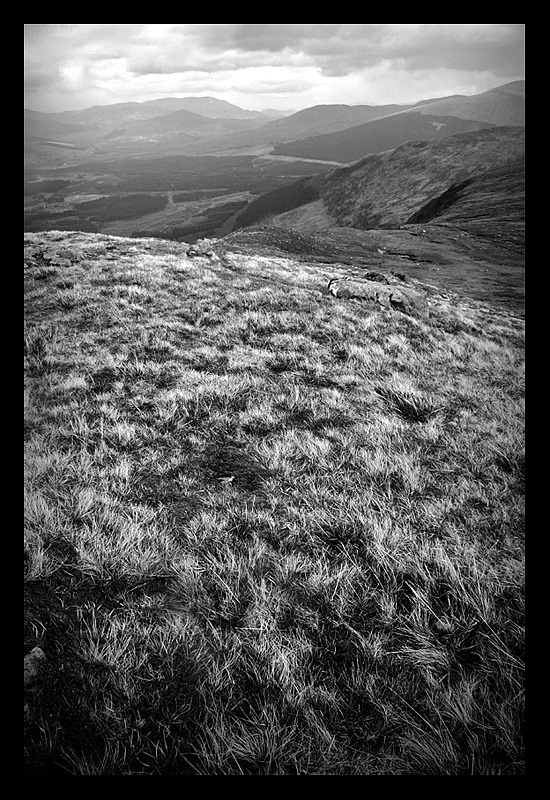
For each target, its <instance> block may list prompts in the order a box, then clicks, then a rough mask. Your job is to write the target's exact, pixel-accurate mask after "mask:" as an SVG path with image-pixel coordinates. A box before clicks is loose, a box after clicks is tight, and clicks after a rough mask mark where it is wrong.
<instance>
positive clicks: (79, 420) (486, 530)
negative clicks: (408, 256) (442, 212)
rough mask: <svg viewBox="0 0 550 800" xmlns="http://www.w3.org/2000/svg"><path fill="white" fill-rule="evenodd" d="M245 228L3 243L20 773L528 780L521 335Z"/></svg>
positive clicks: (464, 307) (459, 301)
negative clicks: (360, 289) (16, 532)
mask: <svg viewBox="0 0 550 800" xmlns="http://www.w3.org/2000/svg"><path fill="white" fill-rule="evenodd" d="M252 233H254V232H253V231H251V232H247V231H243V232H239V233H238V234H233V238H232V237H228V238H227V239H225V240H221V241H219V242H216V243H214V250H215V255H214V257H196V258H192V257H190V256H188V255H187V247H186V246H185V245H184V244H179V243H175V242H163V241H160V240H155V239H126V238H117V237H112V236H105V235H92V234H84V233H70V232H55V231H52V232H49V233H30V234H26V236H25V288H26V311H25V376H26V377H25V381H26V386H25V391H26V394H25V397H26V413H25V438H26V450H25V453H26V467H25V479H26V492H25V501H26V522H25V655H26V656H28V657H29V658H28V659H27V660H26V662H25V668H26V673H25V677H26V681H27V680H28V685H27V688H26V692H25V765H26V774H28V775H33V776H35V775H66V774H74V775H138V774H139V775H325V774H326V775H480V774H481V775H518V774H523V759H524V751H523V736H522V732H523V727H522V726H523V716H522V715H523V671H522V670H523V634H522V631H523V543H522V535H523V381H522V369H523V323H522V321H521V320H519V319H518V318H517V317H515V316H513V315H511V314H510V313H509V312H506V311H505V310H503V309H498V308H496V307H494V306H491V305H488V304H487V303H481V302H476V301H474V300H471V299H467V298H465V297H464V296H463V295H459V294H456V293H452V292H449V291H446V290H444V289H441V288H436V287H435V286H433V285H428V284H424V283H420V282H419V281H412V283H411V282H410V281H409V285H411V286H412V287H413V288H414V289H415V290H416V291H418V292H421V293H422V294H423V295H424V296H425V297H426V298H427V299H428V301H429V302H430V306H429V310H430V313H429V317H427V318H426V317H417V316H411V315H407V314H403V313H401V312H399V311H396V310H394V309H391V308H381V307H379V306H377V305H369V303H364V302H360V301H358V300H353V299H352V300H349V299H348V300H344V299H338V298H336V297H333V296H332V295H331V294H330V293H329V292H328V291H327V281H328V279H329V278H330V277H335V276H339V277H346V276H355V277H358V276H359V277H360V276H361V275H363V277H365V276H366V272H365V270H367V269H368V268H369V266H372V267H373V268H374V267H376V268H379V267H380V263H381V262H380V257H379V254H377V253H375V252H373V254H372V257H371V258H370V261H369V255H368V253H367V252H366V251H365V252H364V259H363V263H362V265H361V268H359V267H357V266H354V264H353V263H347V264H346V263H344V262H342V260H340V259H338V258H337V257H336V254H335V253H334V251H333V256H334V258H333V260H332V261H330V260H329V259H328V258H327V259H325V260H323V247H325V248H326V247H328V244H326V243H325V244H324V245H323V243H322V242H320V241H319V242H317V244H315V247H314V246H313V244H312V240H309V239H305V238H300V237H299V236H298V234H296V235H295V241H294V242H289V240H288V238H287V239H286V240H285V239H284V237H283V236H282V234H281V235H279V234H277V235H276V234H275V233H273V235H271V234H270V232H269V230H264V231H262V230H261V229H255V233H254V235H255V237H256V239H255V243H254V248H253V247H252V246H250V247H249V248H248V249H247V247H246V246H245V245H246V237H247V236H250V235H251V234H252ZM238 236H240V237H242V238H241V242H240V244H239V243H238V241H237V237H238ZM285 248H286V249H285ZM344 249H345V243H344V241H343V242H342V251H343V250H344ZM327 255H330V253H328V254H327ZM382 279H385V280H388V281H400V282H402V281H404V280H406V277H405V276H401V277H396V276H394V275H392V274H391V272H390V271H389V270H386V274H385V275H382V276H377V280H379V281H380V280H382ZM35 648H38V649H35ZM31 667H32V668H31Z"/></svg>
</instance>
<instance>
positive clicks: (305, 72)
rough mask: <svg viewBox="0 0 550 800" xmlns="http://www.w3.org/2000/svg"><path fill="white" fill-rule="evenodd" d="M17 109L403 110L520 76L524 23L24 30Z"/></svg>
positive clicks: (43, 27)
mask: <svg viewBox="0 0 550 800" xmlns="http://www.w3.org/2000/svg"><path fill="white" fill-rule="evenodd" d="M24 45H25V106H26V107H27V108H33V109H36V110H38V111H63V110H69V109H77V108H86V107H88V106H91V105H103V104H108V103H117V102H127V101H129V100H132V101H138V102H139V101H144V100H152V99H154V98H157V97H173V96H179V97H185V96H188V95H212V96H215V97H220V98H223V99H225V100H229V101H230V102H233V103H236V104H237V105H240V106H242V107H243V108H249V109H255V110H261V109H263V108H279V109H295V110H297V109H300V108H305V107H307V106H311V105H315V104H317V103H348V104H357V103H365V104H370V105H379V104H383V103H395V102H397V103H399V102H402V103H406V102H413V101H416V100H422V99H424V98H428V97H435V96H440V95H448V94H468V95H469V94H476V93H477V92H483V91H486V90H487V89H492V88H493V87H495V86H498V85H500V84H503V83H508V82H509V81H514V80H520V79H523V78H524V77H525V75H524V55H525V52H524V50H525V26H524V24H507V25H504V24H498V25H488V24H484V25H449V24H445V25H427V24H424V25H395V24H387V25H367V24H361V25H346V24H333V25H317V24H299V25H291V24H288V25H286V24H283V25H274V24H270V25H266V24H258V25H255V24H252V25H250V24H248V25H245V24H242V25H235V24H233V25H167V24H150V25H119V24H115V25H105V24H104V25H81V24H73V25H61V24H27V25H25V43H24Z"/></svg>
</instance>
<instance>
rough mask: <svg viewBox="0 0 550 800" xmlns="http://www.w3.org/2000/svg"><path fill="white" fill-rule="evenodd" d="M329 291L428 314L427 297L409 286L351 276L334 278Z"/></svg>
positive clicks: (415, 312)
mask: <svg viewBox="0 0 550 800" xmlns="http://www.w3.org/2000/svg"><path fill="white" fill-rule="evenodd" d="M328 290H329V292H330V293H331V294H332V295H334V297H338V298H352V299H355V300H366V301H369V302H371V303H377V304H378V305H380V306H382V307H384V308H393V309H397V310H398V311H402V312H403V313H404V314H414V315H420V316H425V315H427V314H428V303H427V300H426V298H425V297H424V296H423V295H422V294H421V293H420V292H417V291H415V290H414V289H410V288H409V287H406V288H405V287H401V286H399V287H397V286H394V285H392V284H389V283H382V282H381V281H373V280H367V281H362V280H354V279H351V278H332V279H331V280H330V281H329V283H328Z"/></svg>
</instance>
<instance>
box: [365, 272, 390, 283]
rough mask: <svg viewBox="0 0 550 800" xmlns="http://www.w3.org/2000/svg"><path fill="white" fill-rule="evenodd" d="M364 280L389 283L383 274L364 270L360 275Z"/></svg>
mask: <svg viewBox="0 0 550 800" xmlns="http://www.w3.org/2000/svg"><path fill="white" fill-rule="evenodd" d="M361 277H362V278H364V279H365V280H366V281H378V283H389V280H388V278H387V277H386V276H385V275H382V273H381V272H373V271H370V272H364V273H363V274H362V275H361Z"/></svg>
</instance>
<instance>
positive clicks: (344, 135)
mask: <svg viewBox="0 0 550 800" xmlns="http://www.w3.org/2000/svg"><path fill="white" fill-rule="evenodd" d="M485 127H491V125H490V123H486V122H474V121H472V120H466V119H459V118H457V117H451V116H434V115H428V114H421V113H420V112H419V111H415V112H414V113H413V112H412V111H410V112H409V113H406V114H392V115H390V116H387V117H383V118H382V119H376V120H373V121H372V122H367V123H366V124H364V125H355V126H354V127H352V128H346V129H345V130H340V131H336V132H334V133H326V134H323V135H322V136H314V137H308V138H306V139H300V140H298V141H294V142H287V143H285V144H280V145H277V146H276V147H275V148H274V150H273V153H274V154H276V155H285V156H296V157H298V158H315V159H320V160H322V161H340V162H341V163H349V162H350V161H357V160H358V159H360V158H363V156H366V155H370V154H371V153H381V152H383V151H385V150H394V149H395V148H396V147H399V145H401V144H404V143H405V142H407V141H414V140H438V139H443V138H444V137H446V136H453V135H454V134H456V133H466V132H467V131H476V130H480V129H481V128H485Z"/></svg>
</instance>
